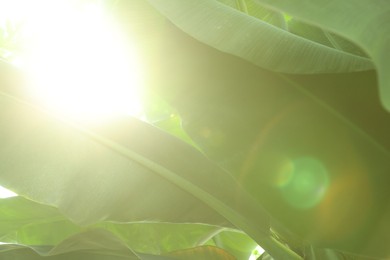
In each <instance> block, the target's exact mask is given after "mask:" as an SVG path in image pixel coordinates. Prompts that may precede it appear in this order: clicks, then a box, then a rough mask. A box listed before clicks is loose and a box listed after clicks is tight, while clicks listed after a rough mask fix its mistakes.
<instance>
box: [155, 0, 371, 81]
mask: <svg viewBox="0 0 390 260" xmlns="http://www.w3.org/2000/svg"><path fill="white" fill-rule="evenodd" d="M149 2H150V3H151V4H152V5H153V6H155V7H156V9H157V10H159V11H160V12H161V13H162V14H163V15H165V16H166V17H167V18H168V19H169V20H171V21H172V22H173V23H174V24H175V25H176V26H178V27H179V28H180V29H182V30H183V31H185V32H187V33H188V34H190V35H191V36H192V37H194V38H196V39H197V40H199V41H201V42H204V43H206V44H208V45H210V46H212V47H214V48H216V49H218V50H221V51H223V52H227V53H230V54H233V55H236V56H238V57H241V58H243V59H245V60H248V61H250V62H252V63H254V64H256V65H258V66H260V67H263V68H267V69H271V70H274V71H278V72H286V73H304V74H309V73H319V72H328V73H330V72H348V71H361V70H367V69H373V65H372V62H371V61H370V60H369V59H367V58H363V57H360V56H356V55H352V54H350V53H346V52H343V51H341V50H337V49H333V48H329V47H326V46H324V45H320V44H317V43H315V42H312V41H310V40H306V39H304V38H301V37H297V36H296V35H294V34H292V33H289V32H288V31H285V30H283V29H280V28H278V27H275V26H273V25H270V24H268V23H267V22H264V21H262V20H260V19H257V18H255V17H252V16H249V15H247V14H245V13H242V12H240V11H238V10H234V9H232V8H230V7H228V6H226V5H224V4H222V3H219V2H217V1H214V0H199V1H181V0H169V1H166V0H163V1H162V0H149Z"/></svg>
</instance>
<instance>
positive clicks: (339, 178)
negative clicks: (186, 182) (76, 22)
mask: <svg viewBox="0 0 390 260" xmlns="http://www.w3.org/2000/svg"><path fill="white" fill-rule="evenodd" d="M168 35H169V36H167V37H166V44H165V45H163V47H162V52H164V53H167V55H166V56H165V57H166V59H163V60H164V62H163V65H161V66H163V68H164V70H162V71H161V72H160V74H158V76H157V75H156V76H155V77H154V79H155V84H154V88H155V89H156V90H157V91H159V93H160V94H161V95H163V96H164V97H165V98H166V99H167V100H169V102H170V103H171V104H172V106H173V107H175V108H176V109H177V110H178V111H179V113H180V115H181V117H182V119H183V126H184V128H185V130H186V131H187V132H188V133H189V135H190V136H191V137H192V138H193V140H195V142H197V144H198V145H199V147H201V149H202V150H203V151H204V152H205V154H206V155H207V156H208V157H209V158H210V159H212V160H214V161H215V162H217V163H218V164H219V165H220V166H221V167H223V168H225V169H227V170H228V171H230V172H231V173H232V174H233V175H235V176H236V178H237V180H239V181H240V182H241V183H242V184H243V185H244V186H245V188H246V189H247V190H248V192H249V193H250V194H252V196H253V197H255V198H256V199H257V200H258V202H259V203H260V204H261V205H263V206H264V207H265V208H266V209H267V210H268V211H269V212H270V213H271V215H272V216H273V217H274V219H275V222H278V221H280V222H282V223H283V225H282V226H284V227H285V228H286V229H287V230H290V231H293V233H295V234H296V235H298V236H299V237H300V238H301V239H303V240H306V241H310V242H311V243H313V244H314V245H316V246H320V247H329V248H334V249H339V250H343V251H348V252H352V253H355V254H364V255H371V256H378V257H384V256H386V255H387V254H388V249H387V246H386V243H384V242H383V241H387V239H386V238H387V235H385V234H386V232H389V230H390V223H389V221H388V220H386V219H388V218H386V216H387V215H388V213H387V212H388V209H389V204H388V203H389V202H388V185H389V184H390V179H389V178H388V175H387V172H388V171H389V170H390V165H389V151H390V145H389V141H388V138H387V137H386V136H387V134H386V133H388V132H389V131H390V120H389V115H388V113H386V112H385V111H383V109H381V107H380V106H379V104H378V100H377V99H376V97H375V89H373V88H372V87H373V86H375V84H376V81H375V75H374V74H373V73H372V72H365V73H354V74H326V75H317V76H310V77H309V76H291V75H281V74H277V73H274V72H270V71H267V70H264V69H261V68H258V67H256V66H253V65H251V64H249V63H248V62H245V61H242V60H240V59H238V58H236V57H233V56H230V55H227V54H224V53H221V52H218V51H216V50H215V49H212V48H210V47H208V46H206V45H203V44H201V43H199V42H197V41H195V40H194V39H192V38H191V37H188V36H186V35H185V34H184V33H182V32H181V31H179V30H177V29H175V28H173V27H171V33H170V34H168ZM171 71H175V74H174V75H172V74H171V73H170V72H171ZM326 87H329V88H328V89H327V88H326ZM312 88H313V90H312ZM351 88H354V89H356V90H357V92H355V93H354V96H353V97H351V95H350V91H351ZM337 91H340V96H339V95H338V92H337ZM336 97H337V98H336ZM364 102H366V103H364ZM332 106H334V108H333V107H332ZM337 109H340V110H337ZM367 122H372V124H371V123H370V124H367ZM378 126H379V127H380V128H379V130H378ZM375 129H376V130H375ZM367 133H369V134H367ZM382 143H383V144H382ZM296 160H298V161H299V162H300V163H299V164H300V165H302V164H303V165H306V162H310V163H309V164H312V165H313V164H314V165H317V166H315V167H317V168H316V170H314V171H317V170H318V169H319V168H321V170H318V171H319V172H322V173H321V174H320V175H321V176H322V177H319V179H318V180H316V181H319V182H318V183H317V182H316V184H315V185H318V186H315V187H316V189H315V188H313V187H312V189H313V190H312V191H313V193H310V192H309V193H307V194H304V193H303V194H302V193H300V190H299V189H293V188H292V187H294V186H293V185H292V184H291V185H287V186H285V185H286V184H288V183H289V181H291V179H289V176H290V175H289V174H290V173H291V172H289V169H294V168H289V167H290V166H291V165H293V166H291V167H294V165H295V163H296ZM289 165H290V166H289ZM305 167H306V166H305ZM310 171H311V170H310ZM283 174H286V176H284V175H283ZM283 176H284V177H283ZM290 177H291V176H290ZM305 178H306V177H305ZM297 181H298V180H297ZM306 181H308V180H307V179H304V180H302V182H303V183H305V182H306ZM308 182H309V181H308ZM310 183H312V182H311V181H310V182H309V184H310ZM310 185H311V184H310ZM286 187H289V188H286ZM317 188H318V190H319V192H318V193H314V191H315V190H317ZM310 189H311V188H310ZM310 189H309V190H310ZM352 220H353V221H352ZM378 223H380V224H378ZM377 225H378V226H377ZM379 225H380V227H379ZM276 230H277V231H278V229H276ZM373 241H375V242H373ZM259 244H260V245H261V246H262V244H261V243H259ZM271 255H272V254H271ZM274 258H276V259H277V257H275V256H274Z"/></svg>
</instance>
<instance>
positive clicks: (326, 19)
mask: <svg viewBox="0 0 390 260" xmlns="http://www.w3.org/2000/svg"><path fill="white" fill-rule="evenodd" d="M256 1H257V2H258V3H261V4H264V5H266V6H268V7H270V8H273V9H277V10H280V11H284V12H287V13H289V14H290V15H292V16H294V17H296V18H298V19H301V20H303V21H305V22H308V23H311V24H314V25H316V26H319V27H321V28H324V29H327V30H329V31H331V32H334V33H337V34H339V35H341V36H344V37H346V38H348V39H350V40H352V41H353V42H354V43H356V44H358V45H359V46H360V47H362V48H363V49H364V50H365V51H366V52H367V53H368V54H369V56H370V57H371V58H372V60H373V61H374V63H375V67H376V69H377V71H378V79H379V86H380V94H381V100H382V104H383V105H384V106H385V107H386V109H387V110H390V75H389V73H388V71H389V70H390V26H389V22H390V20H389V17H390V16H389V14H390V5H389V2H388V1H386V0H376V1H358V2H357V1H353V0H348V1H337V0H332V1H326V0H322V1H311V2H304V1H301V2H298V1H286V0H277V1H273V0H256Z"/></svg>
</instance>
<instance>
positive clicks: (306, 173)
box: [277, 157, 329, 209]
mask: <svg viewBox="0 0 390 260" xmlns="http://www.w3.org/2000/svg"><path fill="white" fill-rule="evenodd" d="M277 176H278V177H277V185H278V187H279V189H280V190H281V193H282V195H283V197H284V199H285V200H286V202H287V203H288V204H290V205H291V206H293V207H294V208H299V209H308V208H312V207H314V206H315V205H317V204H318V203H319V202H320V201H321V200H322V199H323V198H324V196H325V193H326V191H327V188H328V185H329V177H328V173H327V170H326V168H325V166H324V165H323V164H322V163H321V162H320V161H319V160H317V159H315V158H312V157H300V158H297V159H293V160H289V161H286V162H285V163H284V165H283V166H282V167H281V170H280V171H279V172H278V174H277Z"/></svg>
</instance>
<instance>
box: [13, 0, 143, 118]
mask: <svg viewBox="0 0 390 260" xmlns="http://www.w3.org/2000/svg"><path fill="white" fill-rule="evenodd" d="M10 2H12V1H10ZM18 2H20V1H18ZM24 2H26V4H27V3H28V2H29V1H24ZM37 3H40V4H37ZM19 4H20V3H19ZM11 9H12V8H11ZM15 12H16V11H13V12H11V13H15ZM24 16H25V19H26V21H27V22H26V28H25V31H26V32H27V33H28V34H29V36H28V37H27V38H28V45H29V48H28V50H27V52H26V53H25V56H24V57H23V60H22V62H20V61H18V62H17V63H18V64H21V66H22V67H23V68H24V69H26V71H27V73H28V75H29V77H30V78H31V84H30V86H29V87H30V88H29V96H30V97H32V98H33V99H34V100H35V101H36V102H39V103H40V104H41V106H43V107H44V108H45V109H47V110H49V111H50V112H53V113H56V114H59V115H61V116H65V117H67V118H70V119H73V120H83V121H86V120H102V119H103V120H104V119H106V118H110V117H113V116H117V115H132V116H137V115H140V113H141V110H142V109H141V104H140V98H139V96H140V93H139V92H140V87H141V85H142V82H141V81H142V80H141V79H142V76H141V69H140V68H141V66H140V62H139V60H138V58H137V55H136V52H135V50H133V49H134V48H133V49H132V48H131V47H132V46H130V44H129V42H128V41H126V40H124V37H123V36H122V34H121V32H120V30H119V29H118V27H116V26H115V23H114V22H113V21H112V20H111V19H110V17H109V16H108V15H107V14H106V13H105V12H104V9H103V8H102V7H101V6H100V5H98V4H96V2H95V3H94V2H91V1H90V2H89V3H86V2H85V3H84V4H80V3H79V4H77V5H76V4H75V3H74V1H66V0H63V1H37V2H35V1H34V8H33V9H32V10H31V11H30V12H28V13H25V14H24ZM26 17H27V18H26Z"/></svg>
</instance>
